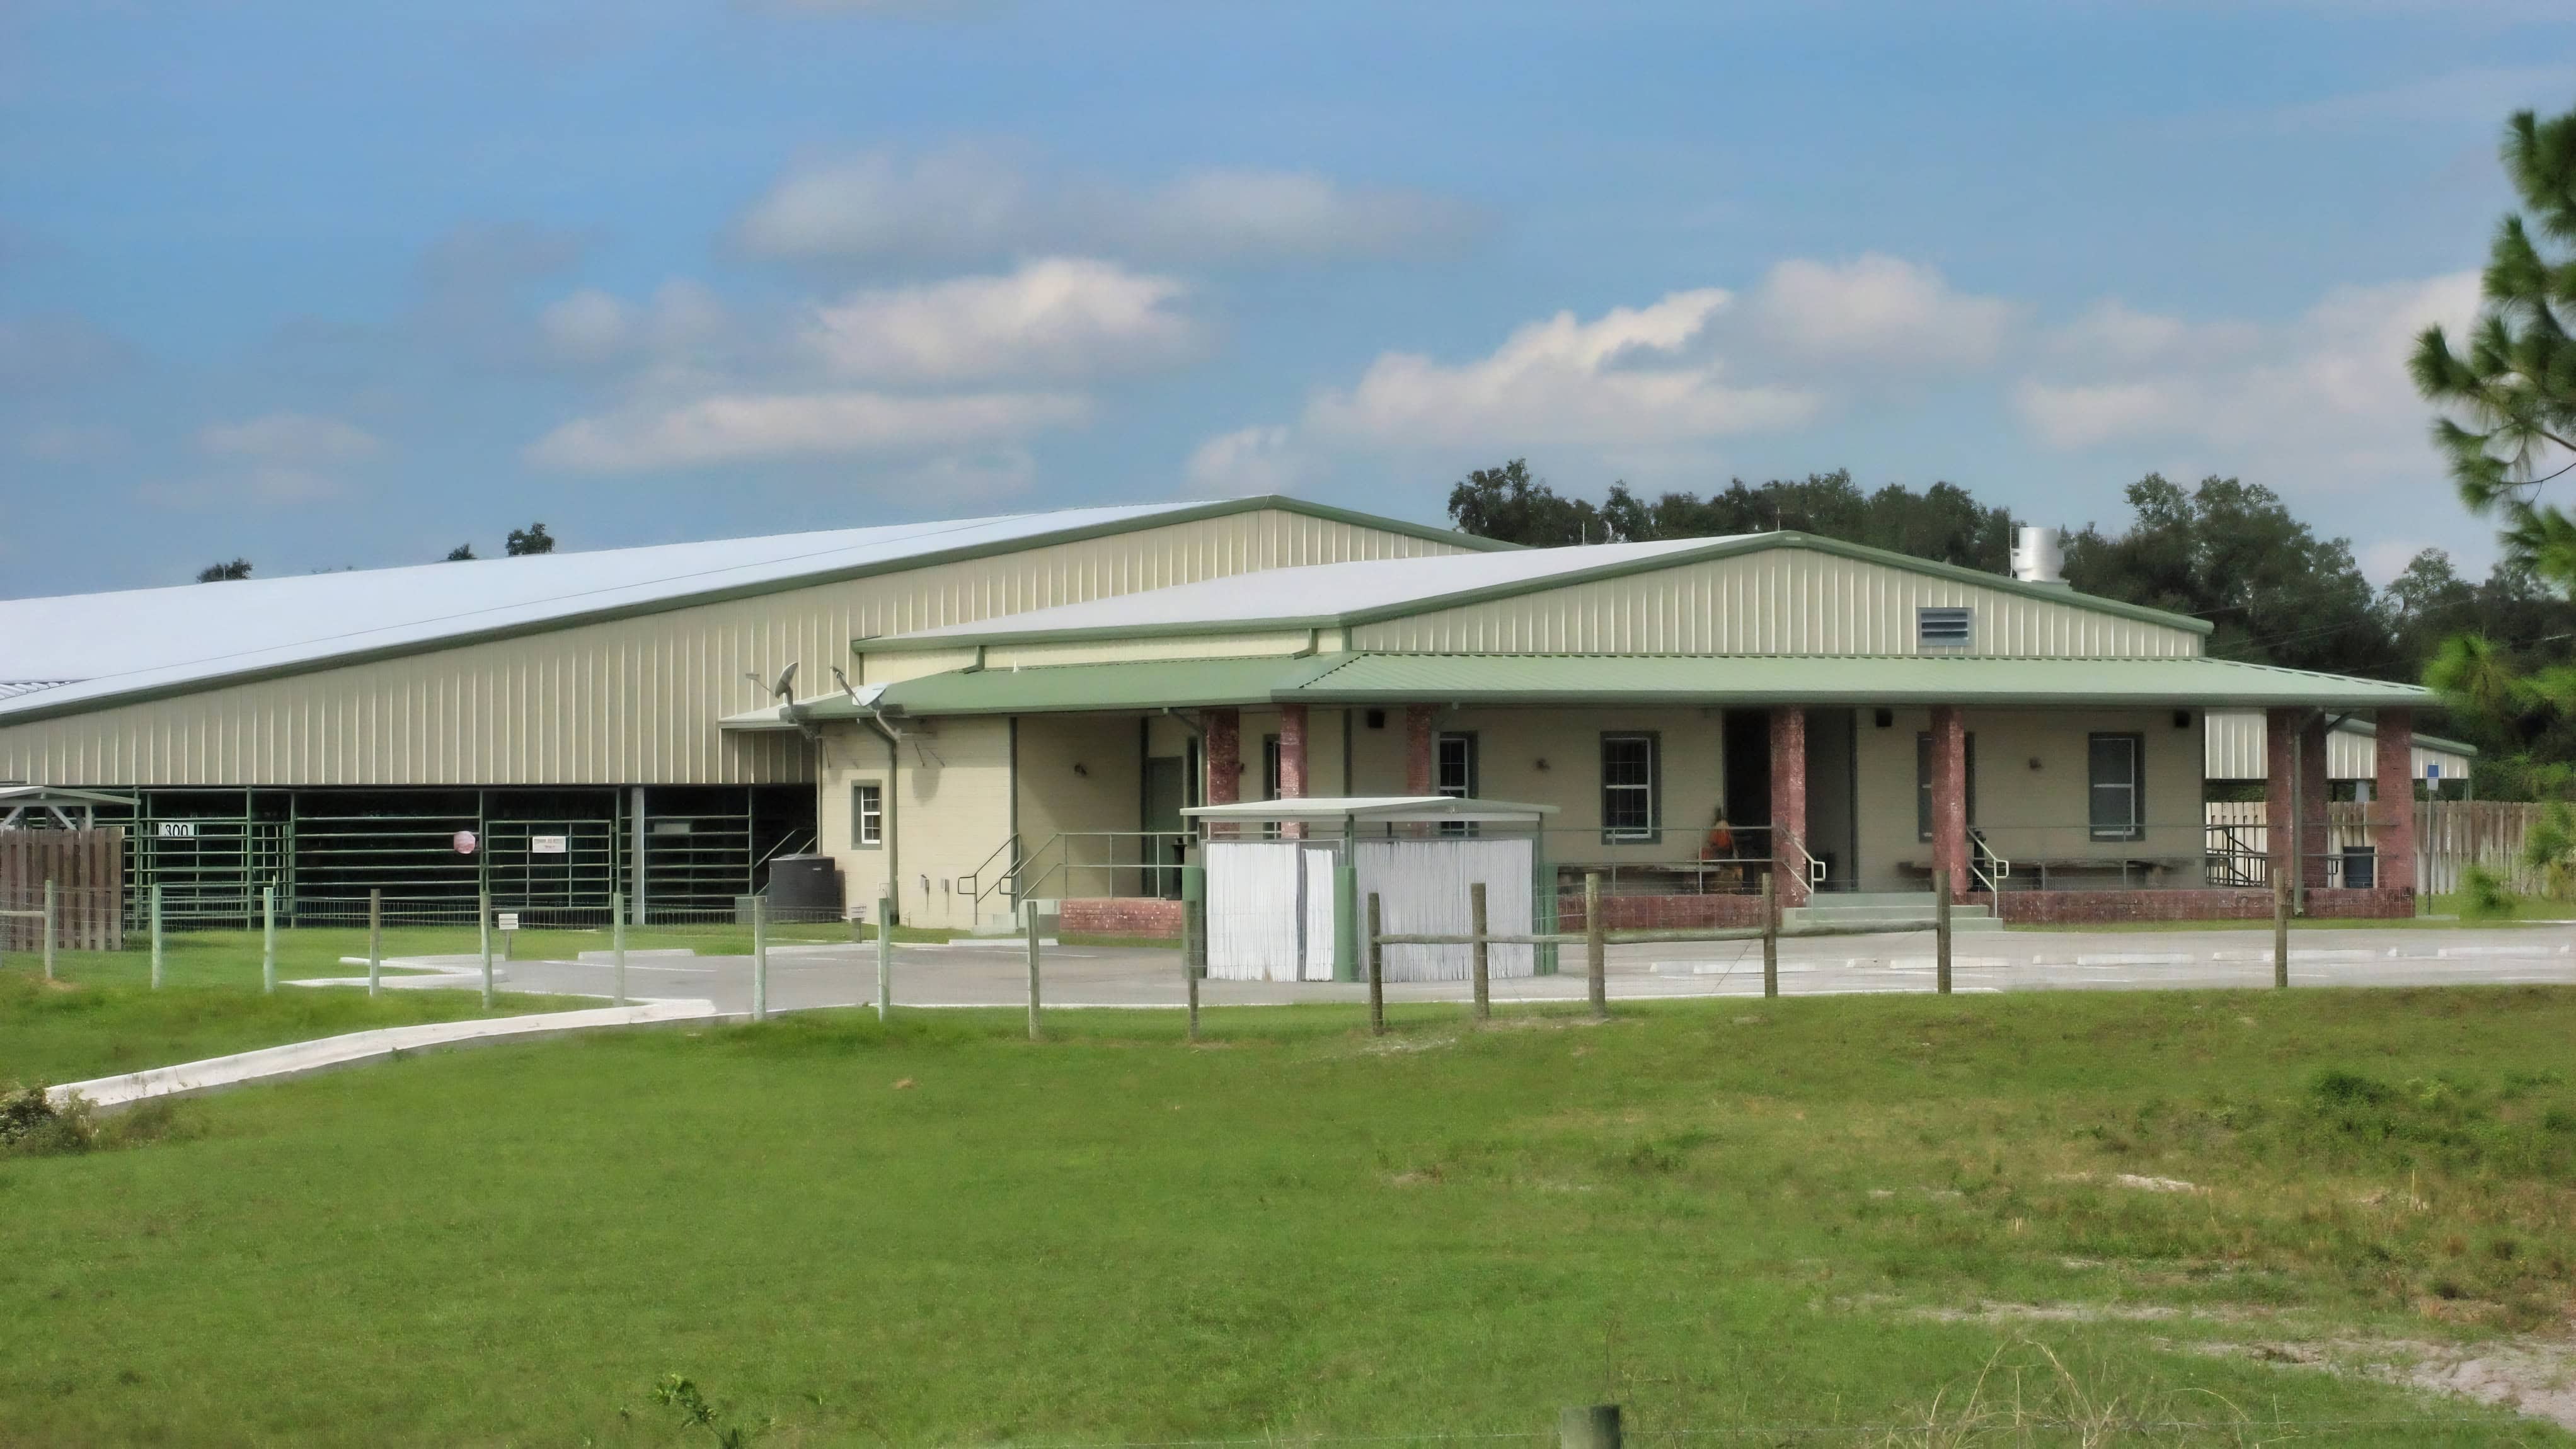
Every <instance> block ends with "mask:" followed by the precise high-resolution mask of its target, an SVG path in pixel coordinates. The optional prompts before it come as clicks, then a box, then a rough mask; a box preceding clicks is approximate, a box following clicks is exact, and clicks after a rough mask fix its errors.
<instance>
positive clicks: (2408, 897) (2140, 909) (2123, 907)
mask: <svg viewBox="0 0 2576 1449" xmlns="http://www.w3.org/2000/svg"><path fill="white" fill-rule="evenodd" d="M1968 899H1969V900H1971V901H1973V902H1975V903H1976V904H1978V905H1998V904H1999V913H2000V914H2001V915H2002V916H2003V918H2004V920H2005V921H2007V922H2009V923H2011V924H2013V925H2016V926H2092V925H2106V924H2110V923H2113V922H2118V921H2268V920H2270V919H2272V893H2271V892H2270V891H2268V890H2263V889H2260V888H2256V889H2253V890H2227V889H2218V890H2170V891H2006V892H2004V893H2003V895H2002V897H2001V898H2000V902H1998V898H1997V897H1994V896H1990V895H1987V894H1986V893H1984V892H1982V891H1980V892H1978V893H1976V894H1974V895H1972V896H1970V897H1969V898H1968ZM2413 914H2415V893H2414V892H2413V891H2404V890H2387V891H2377V890H2373V891H2354V890H2335V889H2326V888H2322V887H2316V888H2311V889H2310V890H2309V891H2308V917H2309V919H2311V920H2330V921H2375V920H2391V919H2396V918H2400V917H2405V916H2411V915H2413Z"/></svg>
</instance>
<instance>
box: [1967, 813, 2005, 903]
mask: <svg viewBox="0 0 2576 1449" xmlns="http://www.w3.org/2000/svg"><path fill="white" fill-rule="evenodd" d="M1980 860H1982V861H1983V862H1985V866H1991V867H1993V868H1992V869H1986V868H1985V867H1984V866H1980V865H1979V863H1978V862H1979V861H1980ZM1968 874H1969V875H1970V876H1972V877H1974V878H1975V879H1978V880H1981V881H1984V882H1985V883H1986V894H1988V895H2001V894H2002V893H2003V888H2004V882H2005V881H2006V880H2008V879H2010V878H2011V876H2012V862H2011V861H2009V860H2006V859H2004V858H2003V857H2002V856H2000V855H1997V854H1995V848H1994V846H1992V845H1991V844H1989V843H1987V840H1986V833H1985V832H1984V831H1982V830H1979V829H1977V828H1976V827H1975V826H1973V825H1972V826H1970V827H1968Z"/></svg>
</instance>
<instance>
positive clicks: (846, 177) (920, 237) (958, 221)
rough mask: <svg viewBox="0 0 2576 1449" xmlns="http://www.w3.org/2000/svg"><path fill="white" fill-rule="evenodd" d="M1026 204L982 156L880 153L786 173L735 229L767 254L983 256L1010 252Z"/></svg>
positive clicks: (998, 167)
mask: <svg viewBox="0 0 2576 1449" xmlns="http://www.w3.org/2000/svg"><path fill="white" fill-rule="evenodd" d="M1029 205H1030V203H1029V199H1028V196H1027V192H1026V187H1025V186H1024V185H1023V184H1022V182H1021V180H1020V177H1019V173H1018V171H1017V169H1016V168H1014V167H1012V166H1010V165H1009V164H1007V163H1005V162H1004V161H1002V160H1001V159H999V158H998V157H995V156H993V155H991V154H989V153H987V152H983V151H977V150H971V149H953V150H948V151H943V152H938V153H935V154H933V155H929V156H925V157H921V158H919V159H917V160H914V161H911V162H910V163H905V162H902V161H899V160H897V159H896V158H895V157H894V156H893V155H892V154H890V153H888V152H883V151H877V152H871V153H869V154H867V155H863V156H853V157H848V158H844V159H840V160H834V161H828V162H823V163H820V164H817V165H810V166H805V167H801V168H798V169H796V170H794V171H791V172H789V173H788V174H787V175H786V176H784V177H782V178H780V180H779V181H778V182H777V184H776V185H774V186H772V187H771V188H770V189H769V191H768V193H767V194H766V195H764V196H762V197H761V198H760V199H759V200H758V201H756V202H754V203H753V204H752V207H751V210H750V211H749V212H747V213H745V214H744V216H743V218H742V221H741V223H740V225H739V227H738V231H739V234H740V236H741V238H742V242H743V245H745V246H747V247H749V248H750V249H751V250H753V251H755V252H759V253H761V254H763V255H766V256H778V257H875V256H956V255H960V254H966V255H981V254H986V253H990V252H993V251H996V250H1003V249H1007V248H1009V247H1011V246H1013V245H1015V244H1016V242H1017V240H1018V239H1019V237H1020V236H1021V235H1022V234H1023V232H1024V231H1025V227H1026V221H1027V218H1028V214H1029Z"/></svg>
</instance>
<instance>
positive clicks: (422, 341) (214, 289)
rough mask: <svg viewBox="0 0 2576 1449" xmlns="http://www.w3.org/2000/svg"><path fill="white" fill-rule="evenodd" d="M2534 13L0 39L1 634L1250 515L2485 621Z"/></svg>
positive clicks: (734, 13)
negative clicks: (351, 570) (859, 533)
mask: <svg viewBox="0 0 2576 1449" xmlns="http://www.w3.org/2000/svg"><path fill="white" fill-rule="evenodd" d="M2571 105H2576V13H2569V12H2567V11H2566V9H2565V7H2563V6H2543V5H2514V4H2492V5H2479V4H2461V5H2443V6H2434V5H2424V6H2420V7H2419V6H2409V5H2403V4H2378V5H2327V4H2315V5H2277V6H2270V5H2260V4H2225V5H2220V4H2210V5H2191V4H2156V5H2142V6H2119V5H2109V4H2094V5H2073V4H2063V3H2061V4H2051V5H2027V6H2005V5H1998V6H1979V7H1930V6H1920V5H1867V4H1840V5H1760V4H1752V5H1742V6H1728V7H1719V6H1707V5H1675V6H1650V5H1611V4H1591V5H1585V6H1580V7H1576V6H1553V7H1536V6H1515V5H1510V4H1501V3H1485V4H1477V5H1466V4H1459V5H1419V6H1408V7H1391V6H1383V5H1330V4H1306V5H1299V6H1293V7H1291V6H1280V7H1269V8H1267V9H1262V10H1255V9H1253V8H1251V7H1241V6H1205V5H1183V4H1177V3H1168V4H1115V3H1087V4H1081V5H1072V4H1065V5H1052V4H1040V3H1034V0H957V3H942V0H880V3H823V0H809V3H801V4H800V3H791V0H760V3H739V4H732V5H725V4H714V3H710V4H677V3H656V0H629V3H614V4H611V3H574V4H559V5H545V4H537V3H521V4H512V5H476V4H470V3H454V4H448V5H443V6H434V7H430V6H421V7H395V6H345V5H310V6H288V5H263V4H250V3H245V4H228V5H222V6H211V5H210V6H194V7H192V6H179V5H154V6H140V5H102V4H81V5H71V4H59V5H58V4H48V3H44V0H30V3H20V4H17V5H13V6H5V7H0V594H6V595H18V594H37V593H55V592H70V591H77V590H83V589H89V588H114V587H128V586H138V585H148V584H155V583H176V582H182V581H184V580H186V579H187V578H189V577H191V576H192V575H193V573H194V572H195V570H196V569H197V568H198V567H200V566H202V565H203V564H205V563H208V562H211V561H214V560H216V559H219V558H230V557H233V556H235V555H241V556H246V557H248V558H250V559H252V560H253V561H254V562H255V563H256V564H257V565H258V567H259V571H260V572H261V573H262V574H264V575H266V574H277V573H294V572H303V571H308V570H313V569H322V568H337V567H346V566H352V565H355V566H360V567H371V566H378V565H385V564H397V563H411V562H421V561H427V560H430V559H435V558H437V557H440V556H442V555H443V554H444V553H445V551H446V550H447V549H448V548H450V547H452V546H453V545H455V544H457V543H460V542H467V541H470V542H472V543H473V544H474V546H475V547H476V548H477V550H478V551H480V552H482V553H484V554H487V555H488V554H493V553H497V552H499V551H500V545H501V538H502V535H503V534H504V533H505V532H506V531H507V530H508V529H510V528H511V527H513V526H517V525H521V524H524V523H526V522H528V521H530V520H534V519H542V520H544V521H546V522H547V523H548V525H549V526H550V527H551V529H552V531H553V532H555V533H556V534H557V535H558V536H560V537H562V538H563V539H564V540H565V541H566V543H567V545H568V546H572V547H605V546H612V545H617V544H627V543H643V542H658V541H665V540H671V539H683V538H701V537H714V536H722V535H729V534H742V533H758V532H773V531H780V530H785V529H794V528H808V527H828V526H844V525H852V524H860V523H867V522H874V521H887V520H894V519H901V518H913V517H924V516H942V515H957V514H965V513H974V512H998V511H1015V510H1019V509H1025V508H1035V507H1051V506H1061V505H1069V504H1077V503H1088V502H1102V501H1132V500H1148V499H1162V498H1173V497H1194V496H1210V495H1216V494H1224V493H1241V492H1259V491H1290V492H1296V493H1300V494H1304V495H1307V496H1310V497H1314V498H1318V499H1322V500H1325V501H1329V502H1335V503H1341V504H1346V505H1349V506H1353V507H1358V508H1365V509H1371V510H1375V511H1381V512H1386V513H1392V514H1398V515H1402V516H1407V517H1413V518H1417V519H1423V520H1436V519H1438V518H1439V517H1440V516H1441V509H1442V501H1443V499H1444V497H1445V495H1446V492H1447V489H1448V486H1449V484H1450V483H1451V482H1452V481H1453V480H1455V479H1456V478H1457V477H1458V476H1460V475H1461V474H1462V473H1463V472H1465V471H1466V470H1467V469H1469V468H1472V467H1476V466H1481V465H1484V464H1487V463H1492V462H1497V461H1500V460H1503V459H1506V458H1510V457H1515V456H1526V457H1528V458H1529V459H1530V461H1531V464H1532V466H1533V467H1534V468H1535V469H1536V470H1537V471H1538V472H1539V473H1541V474H1542V475H1544V476H1546V477H1547V478H1549V479H1550V480H1551V481H1552V482H1554V483H1555V484H1556V485H1557V486H1558V487H1559V488H1561V489H1565V490H1569V491H1580V492H1586V493H1597V492H1598V491H1599V490H1600V489H1601V488H1603V487H1605V486H1606V485H1608V484H1609V483H1610V482H1612V481H1614V480H1617V479H1625V480H1627V481H1628V482H1629V483H1630V484H1631V485H1632V486H1635V487H1638V488H1641V489H1646V490H1656V489H1665V488H1688V489H1694V490H1705V489H1707V488H1709V487H1712V486H1719V485H1722V484H1723V483H1724V482H1725V481H1726V480H1727V479H1728V478H1729V477H1731V476H1741V477H1745V478H1748V479H1755V480H1759V479H1761V478H1765V477H1771V476H1779V475H1794V474H1804V473H1806V472H1809V471H1815V470H1824V469H1830V468H1835V467H1848V468H1850V469H1852V470H1853V472H1854V473H1855V474H1856V475H1857V476H1858V477H1859V478H1860V479H1861V480H1862V481H1863V482H1864V483H1867V484H1871V485H1875V484H1877V483H1881V482H1887V481H1898V482H1904V483H1907V484H1910V485H1914V486H1921V485H1923V484H1927V483H1930V482H1932V481H1935V480H1937V479H1948V480H1951V481H1953V482H1957V483H1960V484H1963V485H1965V486H1967V487H1970V488H1972V489H1973V490H1975V491H1976V492H1977V493H1978V494H1979V495H1981V496H1983V497H1987V498H1991V499H1994V500H1997V501H2001V502H2003V503H2006V504H2008V505H2010V506H2011V507H2013V508H2014V509H2015V511H2016V512H2017V513H2019V514H2021V515H2023V516H2024V517H2025V518H2026V520H2027V521H2032V522H2057V523H2066V524H2070V525H2080V524H2082V523H2084V522H2086V521H2088V520H2100V521H2103V522H2105V523H2115V522H2117V521H2118V520H2119V519H2120V518H2121V517H2122V516H2123V513H2124V510H2123V508H2122V505H2121V503H2120V497H2119V493H2120V489H2121V488H2122V487H2123V486H2124V485H2125V484H2126V483H2128V482H2129V481H2131V480H2133V479H2134V478H2136V477H2137V476H2138V475H2139V474H2141V473H2143V472H2145V471H2147V470H2149V469H2161V470H2163V471H2165V472H2166V473H2167V474H2168V475H2172V476H2177V477H2184V478H2197V477H2199V476H2201V475H2202V474H2204V473H2209V472H2221V473H2229V474H2235V475H2239V476H2243V477H2246V478H2248V479H2253V480H2259V481H2261V482H2264V483H2267V484H2270V485H2271V486H2273V487H2275V488H2277V489H2278V490H2280V491H2281V492H2282V493H2283V494H2284V495H2285V496H2286V497H2288V498H2289V499H2290V500H2291V501H2292V503H2293V505H2294V506H2295V507H2296V508H2298V509H2299V510H2300V511H2301V512H2302V513H2303V514H2304V515H2305V516H2308V517H2310V518H2312V519H2313V520H2315V521H2316V522H2318V523H2319V524H2320V525H2321V526H2322V527H2324V528H2325V529H2326V530H2327V531H2330V532H2333V533H2339V534H2346V535H2349V536H2350V537H2351V538H2352V540H2353V543H2354V547H2355V551H2356V553H2357V554H2358V555H2359V556H2360V557H2361V558H2362V560H2363V562H2364V565H2365V567H2366V568H2367V569H2368V570H2369V571H2370V572H2372V573H2373V575H2374V576H2376V577H2381V578H2384V577H2386V576H2387V575H2389V574H2390V573H2392V572H2394V570H2395V569H2396V568H2397V567H2398V566H2399V565H2401V564H2402V563H2403V561H2404V560H2405V558H2406V557H2407V556H2409V555H2410V554H2411V553H2412V552H2413V551H2414V550H2415V549H2417V548H2419V547H2423V546H2427V545H2437V546H2443V547H2448V548H2451V549H2452V550H2454V551H2455V552H2456V553H2457V554H2458V555H2459V556H2460V557H2461V558H2462V560H2463V561H2464V562H2466V563H2469V564H2471V565H2473V566H2480V567H2482V566H2483V564H2484V563H2485V561H2486V560H2487V559H2488V557H2489V556H2490V555H2491V548H2490V546H2489V544H2488V541H2487V540H2488V534H2489V530H2488V529H2487V528H2485V527H2484V526H2483V525H2481V524H2479V523H2478V522H2477V521H2475V520H2472V519H2469V518H2467V517H2465V516H2464V515H2463V514H2462V513H2461V512H2460V510H2459V508H2458V506H2457V504H2456V503H2455V502H2454V501H2453V499H2452V496H2451V494H2450V491H2449V488H2448V486H2447V484H2446V483H2445V481H2444V480H2443V477H2442V475H2441V472H2440V468H2439V465H2438V463H2437V462H2436V460H2435V459H2434V458H2433V456H2432V455H2431V452H2430V450H2429V448H2428V447H2427V446H2426V445H2425V444H2424V442H2423V434H2424V424H2425V414H2424V411H2423V409H2422V408H2421V407H2420V406H2419V405H2418V404H2417V403H2416V402H2415V401H2414V400H2413V397H2412V395H2411V393H2410V391H2409V390H2408V388H2407V386H2406V383H2405V381H2404V378H2403V375H2402V373H2401V372H2400V371H2399V370H2398V363H2399V359H2400V358H2401V357H2402V355H2403V351H2404V345H2405V340H2406V338H2407V336H2408V335H2409V334H2410V333H2411V332H2412V331H2413V330H2414V329H2415V328H2416V327H2418V326H2420V325H2421V324H2422V323H2423V322H2424V321H2427V320H2434V319H2444V318H2452V319H2455V318H2458V317H2461V316H2464V315H2465V314H2467V313H2468V312H2469V311H2470V310H2472V309H2473V308H2474V305H2475V298H2476V290H2475V277H2474V272H2475V268H2476V267H2477V265H2478V264H2479V262H2480V260H2481V258H2482V255H2483V251H2484V246H2485V240H2486V237H2487V235H2488V232H2489V230H2490V228H2491V227H2492V225H2493V223H2494V221H2495V219H2496V217H2497V215H2498V214H2499V213H2500V212H2501V211H2502V209H2503V208H2504V206H2505V204H2506V200H2507V198H2506V196H2505V193H2504V189H2503V186H2502V183H2501V181H2500V179H2499V178H2498V176H2497V172H2496V166H2495V161H2494V149H2495V143H2496V138H2497V135H2498V131H2499V128H2500V126H2501V123H2502V120H2503V118H2504V116H2505V115H2506V114H2508V113H2509V112H2510V111H2512V110H2513V109H2516V108H2518V107H2523V106H2539V107H2543V108H2550V109H2565V108H2567V107H2569V106H2571Z"/></svg>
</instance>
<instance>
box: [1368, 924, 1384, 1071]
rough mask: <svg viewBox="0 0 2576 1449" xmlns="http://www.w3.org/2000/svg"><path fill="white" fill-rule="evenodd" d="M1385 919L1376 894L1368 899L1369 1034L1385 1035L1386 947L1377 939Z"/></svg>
mask: <svg viewBox="0 0 2576 1449" xmlns="http://www.w3.org/2000/svg"><path fill="white" fill-rule="evenodd" d="M1385 928H1386V917H1385V916H1384V915H1383V914H1382V913H1381V912H1380V911H1379V910H1378V900H1377V892H1375V891H1370V892H1369V898H1368V973H1369V1034H1370V1035H1371V1036H1384V1035H1386V947H1385V946H1383V945H1381V944H1379V942H1378V939H1377V938H1378V937H1379V936H1381V935H1383V934H1385Z"/></svg>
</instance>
